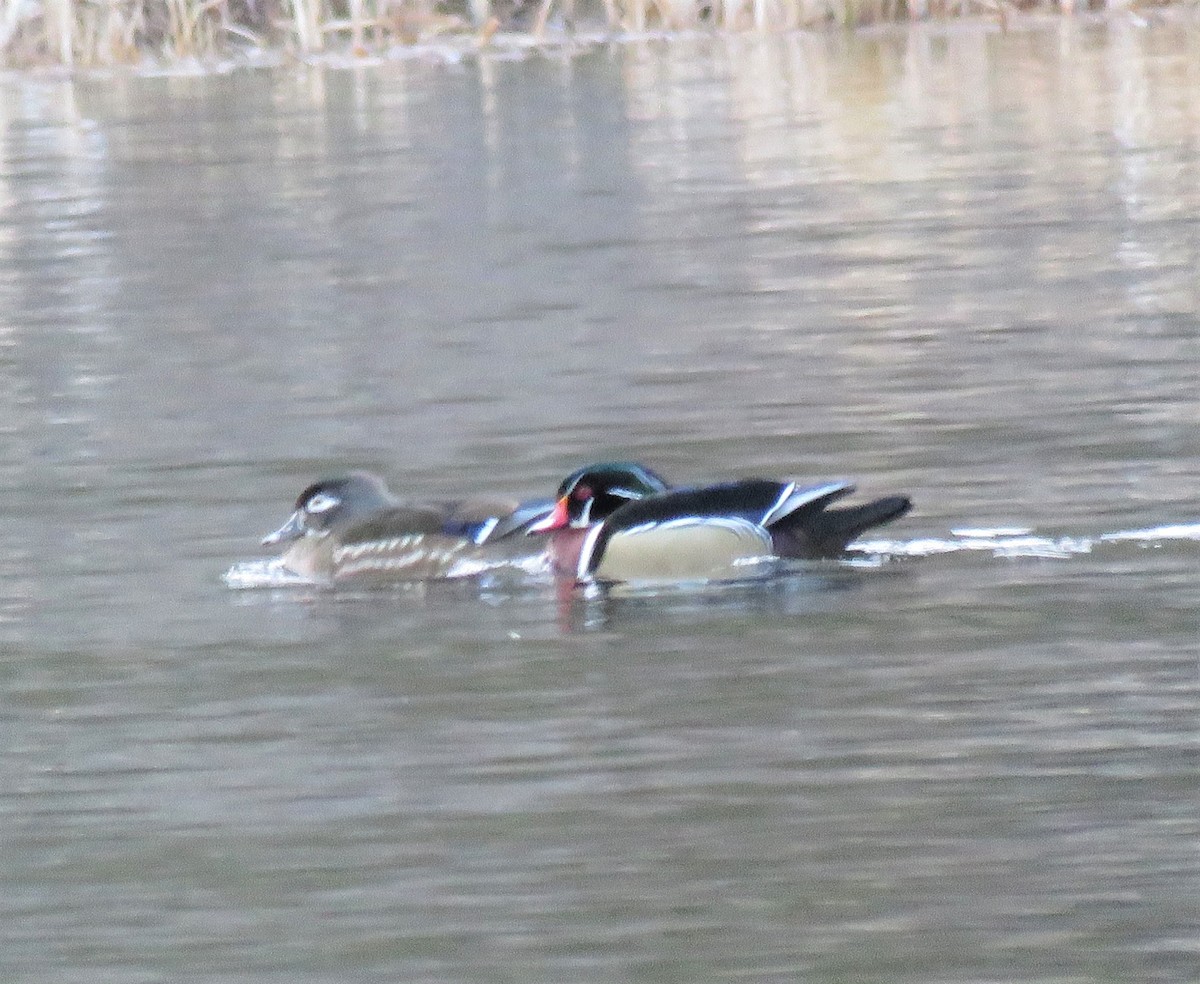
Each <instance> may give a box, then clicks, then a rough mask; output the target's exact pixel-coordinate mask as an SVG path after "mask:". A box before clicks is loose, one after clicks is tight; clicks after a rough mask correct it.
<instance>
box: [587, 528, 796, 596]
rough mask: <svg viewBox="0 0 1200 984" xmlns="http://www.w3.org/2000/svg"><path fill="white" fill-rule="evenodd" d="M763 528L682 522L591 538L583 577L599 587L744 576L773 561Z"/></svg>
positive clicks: (769, 539)
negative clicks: (756, 565) (755, 565)
mask: <svg viewBox="0 0 1200 984" xmlns="http://www.w3.org/2000/svg"><path fill="white" fill-rule="evenodd" d="M772 553H773V550H772V547H771V536H770V534H769V533H767V531H766V530H764V529H763V528H762V527H761V526H758V525H756V524H754V523H750V522H747V521H746V520H743V519H738V518H731V517H725V516H720V517H716V516H693V517H680V518H676V519H671V520H666V521H663V522H648V523H644V524H642V525H640V526H632V527H627V528H623V529H619V530H616V531H613V532H611V533H610V535H608V536H606V537H601V536H600V535H599V530H597V535H596V536H594V537H592V538H590V539H589V542H588V543H587V544H586V545H585V547H584V551H583V554H582V555H581V556H580V560H579V574H580V576H581V577H582V576H587V575H589V574H590V575H591V576H592V577H594V578H595V579H597V580H601V581H648V582H653V581H699V580H712V579H721V578H731V577H739V576H745V575H746V573H747V565H750V564H752V563H754V562H756V561H761V560H763V559H765V558H767V557H770V556H771V554H772Z"/></svg>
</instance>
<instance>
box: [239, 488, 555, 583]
mask: <svg viewBox="0 0 1200 984" xmlns="http://www.w3.org/2000/svg"><path fill="white" fill-rule="evenodd" d="M552 508H553V503H552V502H550V501H548V500H547V501H530V502H523V503H517V502H514V501H510V500H505V499H500V498H495V497H482V496H481V497H477V498H472V499H463V500H459V501H454V502H434V503H405V502H402V501H401V500H400V499H398V498H397V497H396V496H395V495H393V494H392V493H391V492H390V491H389V490H388V487H387V485H386V484H385V483H384V481H383V479H381V478H380V477H379V476H377V475H373V474H371V473H370V472H362V471H355V472H349V473H348V474H345V475H340V476H337V477H335V478H326V479H322V480H321V481H318V482H314V483H313V484H312V485H310V486H308V488H306V489H305V490H304V491H303V492H301V493H300V496H299V497H298V498H297V499H296V506H295V511H294V512H293V513H292V515H291V516H289V517H288V520H287V522H285V523H284V524H283V525H282V526H281V527H280V528H279V529H277V530H276V531H275V532H274V533H269V534H268V535H267V536H265V537H263V540H262V542H263V546H275V545H277V544H287V545H288V546H287V549H286V550H285V551H284V553H283V555H282V561H283V564H284V566H286V567H287V568H288V569H289V570H291V571H292V572H294V573H296V574H300V575H302V576H304V577H310V578H313V579H315V580H321V581H345V580H349V579H357V580H366V581H389V580H390V581H417V580H431V579H435V578H441V577H446V576H447V575H448V574H449V573H450V572H451V570H452V569H453V568H454V566H455V564H458V563H461V562H463V561H469V560H472V559H486V558H494V559H500V558H504V557H506V556H528V555H529V554H530V553H531V551H530V550H529V549H528V548H520V549H519V550H509V551H507V552H505V551H496V550H494V549H493V550H490V551H489V550H485V549H484V548H487V547H494V545H495V544H497V543H499V542H500V541H503V540H509V539H510V538H512V537H514V536H515V534H518V533H523V532H525V530H526V529H527V528H528V526H529V525H530V524H531V523H533V522H534V521H535V520H537V519H540V518H542V517H544V516H546V515H547V514H548V513H549V512H550V511H551V509H552ZM513 542H514V543H517V542H519V541H513Z"/></svg>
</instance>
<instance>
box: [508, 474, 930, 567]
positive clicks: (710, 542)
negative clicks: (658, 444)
mask: <svg viewBox="0 0 1200 984" xmlns="http://www.w3.org/2000/svg"><path fill="white" fill-rule="evenodd" d="M630 467H632V471H625V469H628V468H630ZM643 480H645V481H643ZM654 480H657V482H658V483H662V480H661V479H658V476H656V475H654V474H653V473H652V472H647V471H646V470H644V469H641V467H640V466H636V465H635V466H627V465H621V464H617V465H609V466H600V467H599V468H593V467H588V468H581V469H580V470H579V471H576V472H574V473H573V474H571V475H569V476H568V477H567V478H566V479H565V480H564V481H563V483H562V484H561V485H560V486H559V489H558V502H557V504H556V505H555V507H554V510H553V511H552V512H550V513H549V514H548V515H546V516H545V517H544V518H542V519H540V520H537V521H535V522H533V523H532V524H530V526H529V527H528V532H529V533H549V534H550V535H551V537H552V542H551V549H550V554H551V561H552V564H553V566H554V568H555V570H556V571H557V572H559V573H562V574H567V575H569V576H574V577H575V578H576V579H577V580H580V581H584V580H597V581H661V580H707V579H718V578H726V579H727V578H730V577H737V576H739V574H744V573H746V572H747V570H748V565H752V564H755V563H758V562H761V561H763V560H767V559H772V558H780V557H787V558H802V559H821V558H837V557H840V556H842V555H843V553H844V551H845V549H846V545H847V544H848V543H850V542H851V541H852V540H854V539H855V538H856V537H858V536H859V534H861V533H862V532H863V531H864V530H867V529H870V528H871V527H873V526H878V525H880V524H882V523H887V522H890V521H891V520H893V519H897V518H899V517H900V516H903V515H904V514H905V513H906V512H908V511H909V509H911V508H912V503H911V502H910V501H909V499H908V497H907V496H902V495H893V496H885V497H884V498H881V499H876V500H874V501H873V502H868V503H866V504H864V505H861V506H850V507H843V508H837V509H831V508H828V507H829V506H830V505H831V504H832V503H833V502H836V501H837V500H838V499H841V498H842V497H844V496H847V495H849V494H850V493H851V492H853V491H854V486H853V485H851V484H849V483H847V482H828V483H826V484H823V485H810V486H800V485H798V484H797V483H795V482H781V481H773V480H769V479H760V478H748V479H741V480H739V481H735V482H724V483H721V484H718V485H708V486H703V487H700V488H687V489H672V490H670V491H667V490H665V488H664V489H659V488H650V489H648V490H647V488H648V486H650V485H652V484H654ZM662 484H664V485H665V483H662Z"/></svg>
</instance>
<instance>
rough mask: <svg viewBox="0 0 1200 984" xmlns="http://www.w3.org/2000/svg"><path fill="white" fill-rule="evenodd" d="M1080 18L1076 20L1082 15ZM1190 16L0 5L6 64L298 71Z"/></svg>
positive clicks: (415, 1)
mask: <svg viewBox="0 0 1200 984" xmlns="http://www.w3.org/2000/svg"><path fill="white" fill-rule="evenodd" d="M1077 8H1080V9H1077ZM1194 11H1195V5H1194V4H1176V5H1170V4H1167V5H1156V6H1154V7H1141V6H1139V7H1137V8H1136V10H1135V9H1134V8H1133V6H1131V5H1129V4H1122V3H1119V2H1115V0H1114V2H1111V3H1109V4H1108V5H1107V6H1101V5H1098V4H1088V5H1077V4H1076V3H1075V2H1074V0H1058V2H1045V3H1028V2H1018V3H1012V2H1008V0H602V2H599V0H454V2H449V3H436V2H434V0H400V2H387V0H336V2H335V0H109V2H108V3H106V4H103V5H101V4H92V3H85V2H81V0H0V64H3V65H4V66H6V67H9V68H38V67H53V66H62V67H67V68H107V67H118V66H128V67H132V68H135V69H142V70H147V69H148V70H151V71H154V70H161V69H170V68H176V69H177V68H180V67H183V68H195V69H197V70H202V71H204V70H220V69H221V68H226V67H230V66H238V65H250V66H252V65H261V64H277V63H281V62H284V61H287V60H289V59H296V60H303V61H310V60H314V59H316V60H320V61H324V62H329V63H337V62H340V61H345V60H349V61H351V62H358V61H360V60H369V59H377V58H385V59H387V58H395V57H408V56H412V55H414V54H420V53H422V52H423V51H424V50H425V49H431V50H433V51H435V52H436V54H437V55H438V56H440V57H444V58H448V59H451V60H457V59H461V58H464V57H469V56H471V55H472V54H474V53H475V52H476V51H480V50H499V51H502V52H520V51H524V50H529V49H541V48H550V49H555V48H560V47H562V46H563V45H570V46H578V45H583V46H589V45H591V44H597V43H604V42H609V41H612V40H625V39H637V38H642V37H647V36H650V37H659V36H669V35H672V34H675V33H680V32H694V31H701V32H708V31H714V32H730V33H738V32H773V33H779V32H786V31H796V30H813V29H829V28H835V29H844V28H869V27H872V26H877V25H889V24H903V23H906V22H909V21H912V20H938V19H940V20H944V21H945V22H946V23H947V24H951V23H961V22H963V21H968V20H976V21H978V20H981V19H982V20H984V21H988V22H991V23H994V24H995V25H997V26H998V27H1000V28H1002V29H1009V28H1011V27H1015V26H1017V25H1020V24H1022V23H1025V22H1028V21H1030V20H1033V21H1043V20H1045V19H1047V18H1051V17H1054V18H1057V17H1058V16H1060V15H1071V16H1074V17H1077V18H1084V19H1088V20H1098V19H1108V18H1112V17H1119V18H1122V19H1132V20H1134V21H1135V22H1137V23H1147V22H1149V21H1150V20H1151V19H1160V18H1165V17H1186V18H1191V17H1193V16H1194Z"/></svg>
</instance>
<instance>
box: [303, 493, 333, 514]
mask: <svg viewBox="0 0 1200 984" xmlns="http://www.w3.org/2000/svg"><path fill="white" fill-rule="evenodd" d="M341 504H342V500H341V499H339V498H338V497H337V496H336V495H329V493H327V492H318V493H317V494H316V495H314V496H313V497H312V498H311V499H309V500H308V502H306V503H304V511H305V512H306V513H323V512H329V510H330V509H333V508H334V507H336V506H340V505H341Z"/></svg>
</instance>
